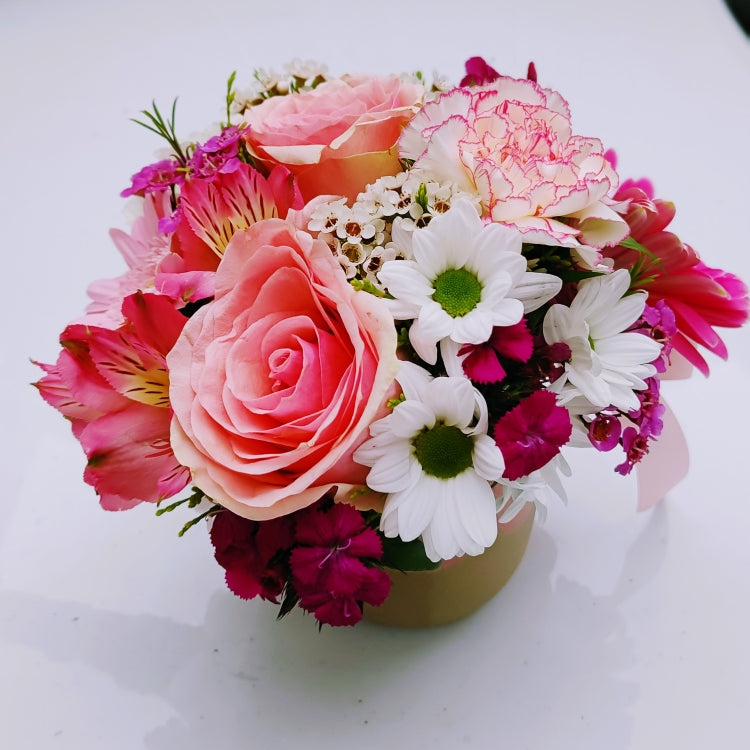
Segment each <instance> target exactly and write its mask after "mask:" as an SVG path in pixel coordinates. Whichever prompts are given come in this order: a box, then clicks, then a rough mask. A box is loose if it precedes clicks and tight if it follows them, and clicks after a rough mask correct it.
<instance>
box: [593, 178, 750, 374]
mask: <svg viewBox="0 0 750 750" xmlns="http://www.w3.org/2000/svg"><path fill="white" fill-rule="evenodd" d="M644 187H647V188H648V187H649V186H647V185H646V186H644V185H641V187H637V186H636V184H635V183H630V184H626V185H624V186H623V188H622V189H621V190H620V191H618V193H617V194H616V195H615V199H616V200H618V201H623V202H624V204H625V205H626V206H627V209H626V211H625V214H624V216H625V220H626V221H627V223H628V225H629V226H630V233H631V237H632V239H634V240H636V241H637V242H639V243H640V244H641V245H643V246H644V247H645V248H646V250H647V252H648V254H646V253H643V252H642V251H639V250H637V249H633V248H632V247H624V246H622V245H618V246H617V247H613V248H609V249H607V250H605V251H604V255H605V256H607V257H608V258H611V259H612V260H613V261H614V264H615V268H627V269H629V270H630V271H631V275H632V276H633V284H632V287H631V288H632V289H643V290H645V291H647V292H648V300H649V304H650V305H652V306H653V305H655V304H656V303H658V302H659V301H660V300H663V301H664V302H665V303H666V304H667V305H668V306H669V308H670V309H671V310H672V312H673V313H674V317H675V325H676V329H677V331H676V334H675V335H674V336H673V338H672V345H673V346H674V348H675V349H676V350H677V351H678V352H679V353H680V354H682V355H683V356H684V357H685V358H686V359H688V360H689V361H690V362H691V363H692V364H693V365H695V366H696V367H697V368H698V369H699V370H700V371H701V372H702V373H703V374H704V375H708V372H709V368H708V363H707V362H706V360H705V359H704V358H703V356H702V354H701V353H700V352H699V350H698V349H697V348H696V347H697V346H703V347H705V348H706V349H708V350H709V351H711V352H713V353H714V354H716V355H717V356H719V357H722V358H724V359H726V357H727V350H726V346H725V344H724V342H723V341H722V339H721V337H720V336H719V335H718V333H716V331H715V330H714V326H721V327H728V328H737V327H739V326H741V325H742V324H743V323H745V322H746V321H747V319H748V310H749V307H750V301H749V300H748V289H747V286H746V285H745V284H744V282H742V281H741V280H740V279H738V278H737V277H736V276H734V275H733V274H731V273H727V272H725V271H721V270H719V269H715V268H709V267H708V266H706V265H705V264H704V263H702V262H701V260H700V258H699V256H698V254H697V253H696V252H695V250H693V248H692V247H690V246H689V245H686V244H685V243H683V242H682V241H681V240H680V238H679V237H677V235H675V234H673V233H672V232H668V231H666V227H667V226H668V225H669V223H670V222H671V221H672V218H673V217H674V214H675V208H674V205H673V204H672V203H668V202H666V201H662V200H658V199H652V197H651V195H650V194H649V193H648V192H646V190H644Z"/></svg>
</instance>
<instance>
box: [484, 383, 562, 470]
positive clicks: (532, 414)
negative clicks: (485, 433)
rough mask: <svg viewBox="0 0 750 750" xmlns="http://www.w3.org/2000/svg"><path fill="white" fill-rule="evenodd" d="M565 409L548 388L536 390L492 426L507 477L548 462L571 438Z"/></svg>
mask: <svg viewBox="0 0 750 750" xmlns="http://www.w3.org/2000/svg"><path fill="white" fill-rule="evenodd" d="M572 429H573V427H572V424H571V422H570V415H569V413H568V410H567V409H565V408H564V407H562V406H558V405H557V399H556V397H555V394H554V393H552V392H551V391H546V390H542V391H535V392H534V393H532V394H531V395H530V396H528V397H527V398H525V399H523V401H521V402H520V403H519V404H518V405H517V406H516V407H515V408H513V409H511V410H510V411H509V412H508V413H507V414H504V415H503V416H502V417H500V419H499V420H498V421H497V424H496V425H495V431H494V437H495V442H496V443H497V445H498V447H499V448H500V450H501V452H502V454H503V458H504V459H505V472H504V473H503V476H504V477H505V478H506V479H510V480H514V479H518V478H519V477H523V476H526V475H528V474H531V472H532V471H536V470H537V469H541V468H542V467H543V466H545V465H546V464H548V463H549V462H550V461H551V460H552V459H553V458H554V457H555V456H556V455H557V454H558V453H559V452H560V448H561V447H562V446H563V445H565V443H567V442H568V440H569V439H570V434H571V432H572Z"/></svg>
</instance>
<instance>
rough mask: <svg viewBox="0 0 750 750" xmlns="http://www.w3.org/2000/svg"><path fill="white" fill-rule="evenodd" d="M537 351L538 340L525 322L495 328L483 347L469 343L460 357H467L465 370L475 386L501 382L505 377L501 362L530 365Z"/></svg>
mask: <svg viewBox="0 0 750 750" xmlns="http://www.w3.org/2000/svg"><path fill="white" fill-rule="evenodd" d="M533 351H534V338H533V336H532V335H531V332H530V331H529V329H528V326H527V325H526V321H525V320H521V321H519V322H518V323H516V324H515V325H512V326H495V327H494V328H493V329H492V335H491V336H490V338H489V340H488V341H486V342H485V343H483V344H465V345H464V346H462V347H461V348H460V349H459V351H458V354H459V356H463V355H466V357H465V358H464V360H463V363H462V364H463V368H464V372H465V373H466V375H467V376H468V377H469V378H470V379H471V380H473V381H474V382H475V383H499V382H500V381H501V380H503V379H504V378H505V375H506V372H505V368H504V367H503V366H502V364H501V362H500V360H501V359H510V360H513V361H515V362H528V361H529V359H530V358H531V355H532V353H533Z"/></svg>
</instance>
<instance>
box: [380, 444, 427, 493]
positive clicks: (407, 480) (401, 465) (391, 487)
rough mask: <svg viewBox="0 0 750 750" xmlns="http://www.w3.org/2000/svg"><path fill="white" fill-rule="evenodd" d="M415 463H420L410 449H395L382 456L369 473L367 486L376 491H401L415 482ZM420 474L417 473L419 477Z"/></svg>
mask: <svg viewBox="0 0 750 750" xmlns="http://www.w3.org/2000/svg"><path fill="white" fill-rule="evenodd" d="M413 464H417V469H419V464H418V463H417V461H416V460H415V459H414V457H413V456H412V455H411V453H410V452H408V451H401V450H399V451H393V452H391V453H387V454H386V455H385V456H382V457H381V458H380V459H379V460H378V461H376V462H375V465H374V466H373V467H372V468H371V469H370V472H369V473H368V475H367V486H368V487H369V488H370V489H372V490H375V492H400V491H402V490H408V489H409V487H411V486H412V485H413V484H414V483H415V476H414V475H415V470H414V467H413ZM418 477H419V475H418V474H417V477H416V478H417V479H418Z"/></svg>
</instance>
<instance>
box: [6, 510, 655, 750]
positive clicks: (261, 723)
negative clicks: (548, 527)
mask: <svg viewBox="0 0 750 750" xmlns="http://www.w3.org/2000/svg"><path fill="white" fill-rule="evenodd" d="M666 525H667V523H666V510H665V509H664V508H657V509H656V511H655V512H654V513H653V515H652V517H651V519H650V520H649V522H648V524H647V525H646V526H645V528H644V529H643V531H642V533H641V536H640V537H639V538H638V539H637V540H636V542H635V543H634V545H633V546H632V548H631V549H630V550H629V552H628V556H627V559H626V562H625V565H624V566H623V570H622V574H621V579H620V582H619V583H618V585H617V586H616V587H615V590H614V591H613V593H612V594H609V595H606V596H595V595H593V594H592V593H591V591H589V589H587V588H586V587H585V586H583V585H581V584H579V583H577V582H575V581H572V580H569V579H567V578H564V577H561V576H557V577H554V576H553V568H554V563H555V556H556V551H555V546H554V543H553V541H552V538H551V537H550V536H549V535H548V534H547V533H546V532H545V531H544V529H543V528H539V527H537V528H536V529H535V530H534V533H533V535H532V540H531V544H530V547H529V551H528V553H527V556H526V558H525V559H524V561H523V563H522V564H521V566H520V567H519V569H518V571H517V573H516V575H515V576H514V578H513V579H512V580H511V581H510V583H509V584H508V585H507V586H506V588H505V589H504V590H503V591H502V592H501V593H500V594H499V595H498V596H497V597H496V598H495V599H494V600H493V601H492V602H490V604H488V605H486V606H485V607H484V608H483V609H482V610H481V611H480V612H478V613H477V614H475V615H474V616H472V617H470V618H468V619H467V620H465V621H463V622H460V623H456V624H454V625H449V626H445V627H442V628H437V629H433V630H429V631H424V630H419V631H408V630H398V629H390V628H385V627H380V626H376V625H370V624H365V623H363V624H361V625H360V626H358V627H357V628H353V629H335V630H334V629H331V628H326V629H324V630H323V631H322V632H320V633H319V632H318V630H317V627H316V625H315V622H314V620H312V618H311V617H309V616H308V617H306V616H302V615H300V616H296V615H293V616H290V617H289V618H287V619H286V620H284V621H282V622H281V623H277V622H275V620H274V608H273V607H270V606H268V605H263V604H261V603H258V604H257V605H256V603H250V604H248V603H246V602H242V601H240V600H237V599H235V598H234V597H232V596H231V595H230V594H229V593H225V592H223V591H222V592H217V593H215V594H214V595H213V596H212V597H211V598H210V600H209V602H208V607H207V612H206V618H205V622H204V624H203V625H201V626H192V625H188V624H184V623H179V622H175V621H172V620H169V619H165V618H160V617H155V616H151V615H126V614H120V613H117V612H110V611H102V610H97V609H94V608H92V607H89V606H87V605H85V604H79V603H75V602H66V601H55V600H51V599H45V598H42V597H37V596H34V595H31V594H25V593H19V592H5V598H6V601H9V603H10V606H11V608H12V610H11V611H14V616H13V617H11V618H6V619H4V620H3V624H2V628H3V630H5V631H6V632H5V633H3V635H4V636H5V637H6V638H7V639H9V640H11V641H16V642H18V643H20V644H23V645H25V646H27V647H31V648H33V649H36V650H38V651H39V652H41V653H42V654H43V655H44V656H46V657H47V659H49V660H52V661H54V662H73V663H83V664H85V665H87V666H90V667H93V668H94V669H96V670H98V671H100V672H102V673H105V674H106V675H108V676H109V677H110V678H111V679H112V681H113V682H114V683H115V684H116V685H117V686H119V687H120V688H122V689H124V690H127V691H135V692H137V693H139V694H146V695H155V696H158V697H159V698H161V699H163V700H164V701H165V702H166V703H167V704H168V706H169V707H170V708H172V709H173V710H174V716H173V717H172V718H171V719H169V720H168V721H167V722H166V723H165V724H163V725H161V726H158V727H153V728H150V729H148V728H147V729H145V733H144V738H143V742H144V746H145V747H147V748H150V749H151V750H173V749H175V748H180V749H181V750H190V749H191V748H203V747H207V746H210V747H214V748H217V749H218V750H221V748H224V747H226V748H235V747H274V748H275V749H280V748H286V747H289V748H297V747H301V746H303V743H304V746H305V747H310V748H316V747H319V746H336V747H338V746H341V747H344V746H348V745H349V743H352V742H356V743H359V745H360V746H368V738H370V739H369V741H370V742H372V741H374V739H375V738H377V741H378V743H380V744H382V743H387V742H393V743H396V742H398V743H399V745H403V744H404V742H405V741H406V740H407V739H409V738H412V739H416V738H419V739H420V744H425V745H429V746H431V747H437V748H440V747H451V748H452V747H455V746H456V745H457V744H472V743H476V744H479V743H483V744H485V745H486V741H487V739H492V738H497V739H498V740H500V739H502V742H501V744H498V745H494V744H493V746H498V747H513V748H519V747H524V748H532V749H536V748H539V749H540V750H542V749H546V748H549V747H553V746H556V745H559V743H560V742H561V740H563V739H564V740H565V741H566V742H568V743H570V744H571V746H574V747H576V748H578V749H579V750H583V749H585V748H592V749H594V748H595V749H596V750H601V748H603V747H606V748H608V750H619V749H620V748H627V747H628V744H629V743H628V739H629V737H630V735H631V729H632V726H631V724H632V719H631V713H632V707H633V705H634V703H635V701H636V698H637V696H638V686H637V685H636V684H634V683H633V682H632V681H628V679H627V677H626V675H627V673H628V670H629V669H630V668H631V667H632V666H633V648H632V644H631V642H630V641H629V638H628V634H627V632H626V627H625V621H624V618H623V615H622V614H621V611H620V606H621V604H623V602H624V601H625V600H626V599H627V598H628V597H629V596H630V595H632V593H633V592H634V590H637V585H636V586H635V587H634V585H633V583H632V582H633V581H635V582H638V584H639V585H642V584H643V583H644V582H645V581H647V580H648V579H649V578H650V577H651V576H652V575H654V574H655V573H656V571H657V570H658V568H659V566H660V563H661V560H660V555H661V554H662V553H661V549H662V548H663V545H662V544H660V543H659V542H660V540H661V539H662V538H663V537H664V535H665V533H666ZM51 618H55V623H56V625H54V626H51V624H50V619H51ZM50 632H53V633H54V638H50V637H49V634H50ZM83 702H84V701H83V700H82V703H83ZM92 720H94V721H95V720H96V719H95V718H94V719H92ZM134 720H137V717H134ZM106 732H107V728H106V726H105V727H102V733H103V735H104V736H105V737H106ZM112 739H113V741H112V742H111V743H109V744H108V745H107V746H108V747H111V748H115V747H117V743H116V741H114V739H115V738H112ZM331 743H333V745H332V744H331ZM363 743H364V745H363Z"/></svg>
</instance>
